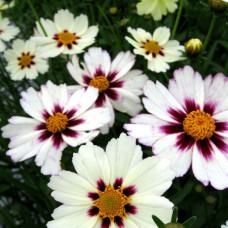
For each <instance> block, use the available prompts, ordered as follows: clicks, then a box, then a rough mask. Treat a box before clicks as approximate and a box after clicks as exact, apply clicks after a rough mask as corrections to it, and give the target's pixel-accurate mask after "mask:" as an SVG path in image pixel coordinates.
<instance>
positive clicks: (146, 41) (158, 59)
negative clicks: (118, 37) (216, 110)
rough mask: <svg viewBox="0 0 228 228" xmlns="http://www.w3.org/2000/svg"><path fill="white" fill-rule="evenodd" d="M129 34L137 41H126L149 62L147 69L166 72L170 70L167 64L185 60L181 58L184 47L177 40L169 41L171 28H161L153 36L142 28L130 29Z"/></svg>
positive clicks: (128, 39)
mask: <svg viewBox="0 0 228 228" xmlns="http://www.w3.org/2000/svg"><path fill="white" fill-rule="evenodd" d="M128 32H129V33H131V35H132V36H133V37H134V39H135V40H133V39H131V38H129V37H125V38H126V40H127V41H128V42H129V43H130V44H131V45H132V46H134V47H135V49H134V53H135V54H137V55H142V56H144V57H145V58H146V59H147V60H148V64H147V67H148V69H149V70H151V71H155V72H157V73H158V72H166V71H167V70H168V69H169V68H170V67H169V65H168V64H167V63H171V62H175V61H179V60H184V59H185V58H184V57H181V55H182V54H183V53H182V51H184V46H181V45H180V44H179V42H178V41H177V40H169V37H170V29H169V28H166V27H159V28H157V29H156V30H155V31H154V33H153V35H151V34H150V33H149V32H146V31H145V30H144V29H141V28H138V29H132V28H130V27H129V28H128Z"/></svg>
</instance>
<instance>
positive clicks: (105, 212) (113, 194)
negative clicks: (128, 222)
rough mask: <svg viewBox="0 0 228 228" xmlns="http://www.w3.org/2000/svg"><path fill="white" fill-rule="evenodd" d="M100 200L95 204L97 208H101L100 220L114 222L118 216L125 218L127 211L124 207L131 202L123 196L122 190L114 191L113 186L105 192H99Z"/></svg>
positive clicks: (108, 187)
mask: <svg viewBox="0 0 228 228" xmlns="http://www.w3.org/2000/svg"><path fill="white" fill-rule="evenodd" d="M98 194H99V198H98V199H97V200H96V202H95V206H96V207H97V208H99V214H98V216H99V218H100V219H104V218H107V217H108V218H109V219H110V221H113V220H114V218H115V217H116V216H119V217H125V218H126V211H125V208H124V206H125V205H126V204H128V202H129V201H130V200H131V199H130V198H129V197H127V196H125V195H124V194H123V190H122V189H121V188H118V189H114V188H113V187H112V186H107V187H106V188H105V190H104V192H101V191H99V192H98Z"/></svg>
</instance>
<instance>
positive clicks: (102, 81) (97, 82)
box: [89, 76, 109, 93]
mask: <svg viewBox="0 0 228 228" xmlns="http://www.w3.org/2000/svg"><path fill="white" fill-rule="evenodd" d="M89 85H90V86H93V87H95V88H98V89H99V93H101V92H102V91H105V90H107V89H108V88H109V81H108V79H107V78H106V77H105V76H97V77H95V78H93V79H92V80H91V81H90V82H89Z"/></svg>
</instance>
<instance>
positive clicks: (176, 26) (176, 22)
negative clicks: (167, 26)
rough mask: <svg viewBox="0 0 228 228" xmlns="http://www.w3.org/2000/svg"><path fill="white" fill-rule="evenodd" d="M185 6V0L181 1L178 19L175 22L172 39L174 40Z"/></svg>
mask: <svg viewBox="0 0 228 228" xmlns="http://www.w3.org/2000/svg"><path fill="white" fill-rule="evenodd" d="M183 6H184V0H181V1H180V6H179V9H178V13H177V17H176V21H175V24H174V27H173V31H172V35H171V40H173V39H174V37H175V35H176V31H177V28H178V25H179V21H180V17H181V13H182V9H183Z"/></svg>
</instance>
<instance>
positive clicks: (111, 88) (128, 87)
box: [67, 48, 147, 134]
mask: <svg viewBox="0 0 228 228" xmlns="http://www.w3.org/2000/svg"><path fill="white" fill-rule="evenodd" d="M134 63H135V56H134V55H133V54H131V53H130V52H129V51H128V52H120V53H119V54H118V55H117V56H116V57H115V59H114V60H113V61H111V58H110V55H109V54H108V52H107V51H105V50H102V49H101V48H90V49H89V50H88V52H87V53H85V55H84V63H83V64H82V65H83V69H81V67H80V65H79V61H78V58H77V57H76V56H73V58H72V63H70V62H69V63H68V64H67V68H68V70H69V72H70V74H71V75H72V77H73V78H74V79H75V81H76V82H77V83H78V84H79V85H80V86H79V87H88V86H93V87H96V88H98V89H99V96H98V98H97V99H96V102H95V106H96V107H110V108H111V111H112V120H111V121H110V122H109V124H108V125H107V126H105V127H103V128H102V133H104V134H105V133H108V130H109V127H112V126H113V123H114V121H115V114H114V110H113V108H114V109H117V110H118V111H120V112H125V113H128V114H129V115H131V116H134V115H136V114H137V113H139V112H140V110H141V109H142V105H141V101H140V98H139V96H140V95H141V94H142V87H143V85H144V84H145V82H146V80H147V76H146V75H143V74H142V71H140V70H131V71H130V69H131V68H132V67H133V65H134ZM77 87H78V86H71V90H73V89H74V88H77Z"/></svg>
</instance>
